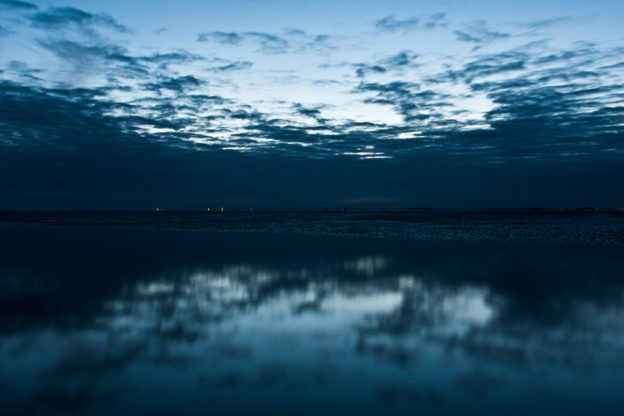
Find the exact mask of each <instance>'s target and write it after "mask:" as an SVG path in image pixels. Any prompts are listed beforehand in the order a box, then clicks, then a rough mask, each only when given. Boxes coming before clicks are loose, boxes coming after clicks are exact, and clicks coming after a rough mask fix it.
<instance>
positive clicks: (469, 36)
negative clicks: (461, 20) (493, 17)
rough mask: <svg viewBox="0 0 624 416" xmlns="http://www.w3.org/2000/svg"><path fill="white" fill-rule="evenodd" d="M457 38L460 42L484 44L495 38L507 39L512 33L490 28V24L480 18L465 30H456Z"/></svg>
mask: <svg viewBox="0 0 624 416" xmlns="http://www.w3.org/2000/svg"><path fill="white" fill-rule="evenodd" d="M453 33H455V38H456V39H457V40H458V41H460V42H468V43H475V44H477V45H478V46H482V45H485V44H488V43H490V42H493V41H495V40H500V39H507V38H510V37H511V35H510V34H509V33H505V32H498V31H496V30H492V29H490V28H489V26H488V24H487V23H486V22H485V21H483V20H479V21H476V22H474V23H473V24H471V25H469V26H468V27H467V28H465V29H464V30H455V31H454V32H453Z"/></svg>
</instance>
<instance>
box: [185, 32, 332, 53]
mask: <svg viewBox="0 0 624 416" xmlns="http://www.w3.org/2000/svg"><path fill="white" fill-rule="evenodd" d="M197 41H198V42H216V43H219V44H221V45H224V46H228V45H255V46H257V47H258V50H257V51H258V52H261V53H264V54H268V55H274V54H284V53H292V52H302V51H306V50H310V51H315V52H328V51H331V50H335V49H336V48H337V47H336V46H335V45H334V44H333V39H332V37H331V36H329V35H325V34H317V35H314V34H308V33H306V32H305V31H303V30H299V29H289V30H287V31H285V32H284V33H282V34H276V33H267V32H220V31H214V32H205V33H200V34H199V35H198V36H197Z"/></svg>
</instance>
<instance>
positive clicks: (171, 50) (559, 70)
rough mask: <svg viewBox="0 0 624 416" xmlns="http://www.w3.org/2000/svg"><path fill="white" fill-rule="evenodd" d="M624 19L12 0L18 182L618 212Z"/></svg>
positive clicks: (143, 203) (13, 164)
mask: <svg viewBox="0 0 624 416" xmlns="http://www.w3.org/2000/svg"><path fill="white" fill-rule="evenodd" d="M621 16H624V3H622V2H615V1H593V2H586V1H584V2H582V1H549V2H544V1H540V2H538V1H524V2H502V1H418V2H415V1H386V2H378V1H375V2H373V1H340V2H336V1H333V2H330V1H316V2H299V1H210V2H206V1H179V2H148V1H132V2H130V1H108V2H95V1H73V2H72V1H63V2H22V1H8V0H5V1H0V86H1V88H2V91H1V92H0V93H1V95H0V97H1V98H0V100H2V102H0V147H2V149H3V152H2V154H3V155H4V156H2V155H0V173H2V174H3V179H2V180H0V194H2V195H3V198H2V199H3V200H4V201H5V202H4V205H5V206H4V207H6V208H38V207H43V208H45V207H59V208H67V207H101V206H104V207H119V208H124V207H145V208H148V207H150V206H151V205H152V204H157V205H177V206H183V207H189V208H190V207H197V206H204V205H210V204H213V203H214V204H216V205H221V204H226V203H227V204H229V205H232V206H239V205H241V206H246V205H252V204H253V205H260V206H267V207H269V206H279V205H283V204H286V205H295V206H299V205H301V206H318V205H319V204H320V205H323V206H325V205H330V206H333V205H345V204H349V203H352V204H354V205H370V204H373V205H379V204H384V205H389V206H397V207H398V206H407V205H409V206H411V205H417V206H419V205H423V206H424V205H438V206H442V205H443V206H529V205H549V206H552V205H575V204H581V205H587V204H598V205H601V204H606V205H619V204H621V203H623V202H624V201H621V196H620V195H619V193H617V192H614V187H615V183H614V179H613V178H614V177H616V176H617V175H620V174H621V173H622V167H621V166H622V165H623V163H622V162H624V161H623V160H622V159H624V147H623V143H622V139H623V132H624V118H623V114H624V113H623V109H624V106H623V101H624V59H623V58H622V56H624V31H623V30H622V29H621V22H620V17H621ZM153 170H156V171H157V172H154V171H153ZM319 172H322V173H321V174H319ZM425 177H427V178H431V179H430V180H425V179H423V178H425ZM150 178H151V179H150ZM214 178H220V179H219V182H218V183H217V182H215V181H214V180H213V179H214ZM331 178H337V179H331ZM302 188H304V189H312V190H313V191H310V192H303V191H302ZM198 194H199V195H200V196H199V197H198V196H197V195H198ZM618 198H619V199H618ZM159 202H160V203H159ZM0 208H3V206H0Z"/></svg>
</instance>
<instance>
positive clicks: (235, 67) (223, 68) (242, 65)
mask: <svg viewBox="0 0 624 416" xmlns="http://www.w3.org/2000/svg"><path fill="white" fill-rule="evenodd" d="M252 66H253V62H250V61H235V62H229V63H226V64H224V65H220V66H214V67H210V68H208V69H207V70H208V71H211V72H227V71H242V70H245V69H249V68H251V67H252Z"/></svg>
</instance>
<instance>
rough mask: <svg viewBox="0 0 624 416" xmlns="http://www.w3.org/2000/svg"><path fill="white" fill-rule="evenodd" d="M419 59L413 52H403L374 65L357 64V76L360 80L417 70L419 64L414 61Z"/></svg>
mask: <svg viewBox="0 0 624 416" xmlns="http://www.w3.org/2000/svg"><path fill="white" fill-rule="evenodd" d="M417 58H418V55H417V54H415V53H413V52H412V51H402V52H399V53H397V54H396V55H392V56H389V57H387V58H384V59H380V60H379V61H377V62H375V63H372V64H365V63H360V64H355V65H354V66H355V68H356V75H357V76H358V77H360V78H362V77H365V76H366V75H368V74H375V73H377V74H383V73H385V72H388V71H396V70H401V69H405V68H415V67H417V66H418V64H415V63H414V61H415V60H416V59H417Z"/></svg>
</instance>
